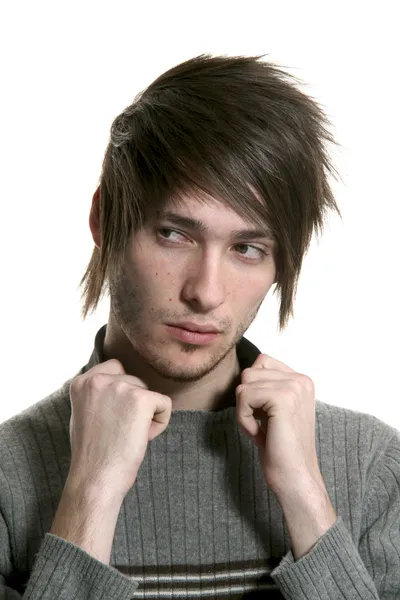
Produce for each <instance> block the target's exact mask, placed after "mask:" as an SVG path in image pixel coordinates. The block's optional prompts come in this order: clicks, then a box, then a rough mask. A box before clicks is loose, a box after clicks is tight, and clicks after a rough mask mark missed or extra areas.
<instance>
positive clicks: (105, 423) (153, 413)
mask: <svg viewBox="0 0 400 600" xmlns="http://www.w3.org/2000/svg"><path fill="white" fill-rule="evenodd" d="M70 398H71V421H70V427H69V432H70V440H71V465H70V471H69V475H68V476H69V478H70V479H71V478H72V479H73V480H74V481H75V482H76V481H78V482H79V483H80V484H82V485H83V486H85V485H89V486H90V485H97V484H103V485H107V486H108V487H110V489H112V492H113V493H114V494H115V493H117V494H121V496H122V497H125V495H126V494H127V492H128V491H129V489H130V488H131V487H132V486H133V484H134V483H135V480H136V476H137V473H138V470H139V468H140V465H141V464H142V461H143V459H144V456H145V454H146V449H147V444H148V442H149V441H151V440H153V439H154V438H155V437H157V436H158V435H160V433H162V432H163V431H164V430H165V429H166V428H167V426H168V423H169V420H170V417H171V410H172V402H171V398H169V397H168V396H164V395H162V394H159V393H157V392H151V391H149V389H148V388H147V386H146V385H145V384H144V383H143V381H141V380H140V379H139V378H137V377H133V376H131V375H127V374H126V373H125V371H124V368H123V366H122V364H121V363H120V361H118V360H116V359H111V360H108V361H106V362H103V363H101V364H99V365H96V366H94V367H93V368H92V369H90V370H89V371H87V372H86V373H83V374H82V375H79V376H77V377H75V378H74V379H73V380H72V382H71V384H70Z"/></svg>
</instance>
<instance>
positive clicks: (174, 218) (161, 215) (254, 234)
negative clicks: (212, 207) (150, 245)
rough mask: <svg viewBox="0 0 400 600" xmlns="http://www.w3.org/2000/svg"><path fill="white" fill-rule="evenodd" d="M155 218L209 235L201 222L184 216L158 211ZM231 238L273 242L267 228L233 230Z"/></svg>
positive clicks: (205, 226) (206, 227)
mask: <svg viewBox="0 0 400 600" xmlns="http://www.w3.org/2000/svg"><path fill="white" fill-rule="evenodd" d="M157 218H158V219H159V220H160V221H161V220H166V221H169V222H170V223H174V224H175V225H178V226H180V227H186V228H188V229H192V230H194V231H197V232H199V233H209V231H210V228H209V227H208V226H207V225H206V224H205V223H203V222H202V221H199V220H198V219H192V218H191V217H185V216H184V215H180V214H178V213H174V212H169V211H160V212H158V213H157ZM231 236H232V237H234V238H235V239H238V240H247V239H249V238H252V239H254V238H266V239H268V240H269V241H271V242H273V241H274V237H273V235H272V233H271V230H270V229H269V228H268V227H267V228H265V229H235V230H234V231H232V232H231Z"/></svg>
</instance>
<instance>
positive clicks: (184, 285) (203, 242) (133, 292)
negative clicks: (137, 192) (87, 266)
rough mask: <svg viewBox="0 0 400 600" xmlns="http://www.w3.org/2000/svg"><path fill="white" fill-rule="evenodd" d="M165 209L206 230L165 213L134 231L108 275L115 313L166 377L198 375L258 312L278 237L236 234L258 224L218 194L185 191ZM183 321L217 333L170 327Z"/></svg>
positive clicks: (272, 274)
mask: <svg viewBox="0 0 400 600" xmlns="http://www.w3.org/2000/svg"><path fill="white" fill-rule="evenodd" d="M165 211H168V212H171V213H174V214H178V215H180V216H181V217H188V218H191V219H196V220H198V221H201V223H203V224H204V225H205V226H206V227H207V228H208V231H207V232H201V231H197V230H196V229H194V228H193V227H190V226H189V224H183V223H179V224H178V223H177V222H174V221H173V220H171V218H167V217H162V218H160V219H159V220H158V221H156V222H153V223H148V224H147V225H146V226H145V227H144V228H143V229H141V230H140V231H139V232H137V233H136V234H135V235H134V236H133V237H132V241H131V243H130V245H129V247H128V248H127V251H126V254H125V265H124V271H123V272H122V273H121V274H120V276H119V277H118V278H116V279H115V280H113V281H111V282H110V301H111V312H112V318H113V320H114V321H115V323H114V326H115V324H117V325H118V327H119V328H120V329H121V330H122V331H123V333H124V334H125V336H126V337H127V338H128V340H129V341H130V343H131V345H132V346H133V348H134V349H135V350H136V351H137V352H138V354H139V356H140V357H141V359H143V360H144V361H145V362H146V363H148V364H149V365H151V366H152V367H153V368H154V369H155V370H156V371H157V372H158V373H159V374H160V375H161V376H162V377H165V378H167V379H173V380H175V381H181V382H184V381H186V382H187V381H196V380H198V379H200V378H201V377H204V376H205V375H207V374H208V373H210V372H211V371H212V370H213V369H214V368H215V367H216V366H217V365H218V364H219V363H220V362H221V361H222V360H223V359H224V358H225V357H227V356H228V354H229V353H230V352H234V351H235V350H234V347H235V345H236V344H237V342H238V341H239V339H240V338H241V337H242V335H243V334H244V333H245V331H246V330H247V329H248V327H249V326H250V324H251V323H252V321H253V320H254V318H255V316H256V314H257V311H258V309H259V308H260V305H261V303H262V301H263V299H264V297H265V295H266V294H267V292H268V290H269V289H270V287H271V285H272V284H273V283H274V281H275V275H276V268H275V263H274V259H273V256H272V244H273V242H272V241H271V240H269V239H268V238H267V237H264V238H257V237H253V236H252V235H251V234H249V235H248V236H247V237H246V238H244V237H242V238H239V237H238V236H237V235H235V234H234V233H233V232H234V231H235V230H236V231H237V230H243V229H260V227H256V226H255V225H254V224H251V223H248V222H247V221H245V220H244V219H243V218H241V217H240V216H239V215H237V214H236V213H235V212H233V211H232V210H231V209H229V208H228V207H227V206H225V205H224V204H222V203H219V202H216V201H213V200H210V202H209V203H207V204H204V203H200V202H198V201H196V200H195V199H191V198H188V199H187V200H186V202H185V203H184V204H182V203H180V204H179V205H174V204H172V203H169V204H168V205H167V206H166V208H165ZM263 252H264V253H265V254H263ZM266 254H268V255H267V256H266ZM184 321H186V322H192V323H194V324H197V325H209V326H212V327H214V328H216V329H217V330H218V332H219V333H217V334H216V335H214V336H213V338H212V339H207V338H205V337H203V338H202V340H201V342H202V343H200V341H199V339H190V338H188V337H187V335H188V334H185V331H182V329H176V328H175V327H173V325H176V324H178V323H182V322H184Z"/></svg>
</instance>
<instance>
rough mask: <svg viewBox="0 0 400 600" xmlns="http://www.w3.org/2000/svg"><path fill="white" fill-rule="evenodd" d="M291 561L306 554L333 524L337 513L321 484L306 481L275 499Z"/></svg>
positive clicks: (321, 482)
mask: <svg viewBox="0 0 400 600" xmlns="http://www.w3.org/2000/svg"><path fill="white" fill-rule="evenodd" d="M278 499H279V502H280V505H281V507H282V511H283V514H284V518H285V522H286V525H287V528H288V531H289V535H290V539H291V541H292V552H293V556H294V558H295V560H299V558H301V557H302V556H304V555H305V554H307V552H309V551H310V550H311V548H312V547H313V546H314V545H315V544H316V542H317V541H318V540H319V538H320V537H321V536H323V535H324V534H325V533H326V532H327V531H328V529H329V528H330V527H331V526H332V525H333V524H334V523H335V522H336V519H337V514H336V512H335V509H334V507H333V506H332V502H331V500H330V498H329V495H328V492H327V491H326V488H325V485H324V483H323V481H322V480H321V481H319V482H316V481H314V480H307V481H303V482H301V483H299V484H298V485H296V486H291V487H290V489H287V490H286V491H285V492H281V493H280V494H279V496H278Z"/></svg>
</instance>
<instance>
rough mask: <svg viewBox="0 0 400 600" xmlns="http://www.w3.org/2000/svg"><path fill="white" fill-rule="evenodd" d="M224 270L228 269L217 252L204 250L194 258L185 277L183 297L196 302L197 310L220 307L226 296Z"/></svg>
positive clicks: (204, 310)
mask: <svg viewBox="0 0 400 600" xmlns="http://www.w3.org/2000/svg"><path fill="white" fill-rule="evenodd" d="M224 270H225V271H226V269H224V266H223V265H222V261H221V258H220V257H219V256H218V255H217V254H216V252H212V251H208V252H207V251H204V252H202V253H201V255H200V256H198V257H196V258H193V259H192V261H191V262H190V264H189V265H188V268H187V273H186V275H185V279H184V284H183V289H182V296H183V299H184V300H185V301H186V302H190V303H195V304H196V307H197V310H201V311H203V312H209V311H212V310H215V309H216V308H218V306H220V305H221V304H222V303H223V302H224V301H225V298H226V283H225V282H226V272H225V273H224V272H223V271H224Z"/></svg>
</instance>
